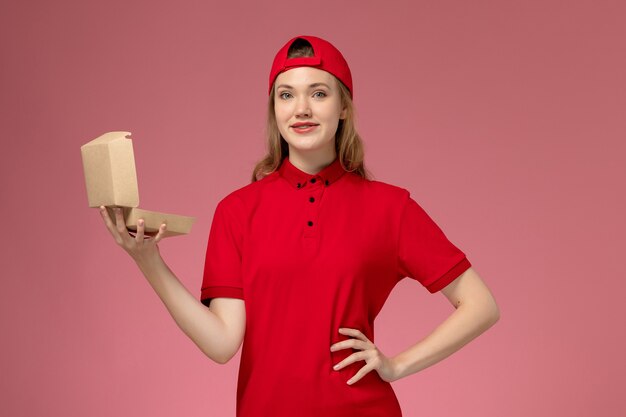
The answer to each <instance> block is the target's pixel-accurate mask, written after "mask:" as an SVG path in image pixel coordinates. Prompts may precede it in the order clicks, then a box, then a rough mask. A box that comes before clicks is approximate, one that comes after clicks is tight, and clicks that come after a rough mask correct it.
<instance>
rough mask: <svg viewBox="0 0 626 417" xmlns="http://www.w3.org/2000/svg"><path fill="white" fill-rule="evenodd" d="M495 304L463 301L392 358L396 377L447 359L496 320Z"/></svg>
mask: <svg viewBox="0 0 626 417" xmlns="http://www.w3.org/2000/svg"><path fill="white" fill-rule="evenodd" d="M498 318H499V313H498V312H497V307H495V306H492V305H489V304H475V305H472V304H462V305H460V306H459V307H458V308H457V309H456V310H455V311H454V312H453V313H452V314H451V315H450V316H449V317H448V318H447V319H446V320H445V321H443V322H442V323H441V324H440V325H439V326H437V328H435V330H434V331H433V332H432V333H430V334H429V335H428V336H427V337H425V338H424V339H422V340H421V341H419V342H417V343H416V344H415V345H413V346H411V347H410V348H409V349H407V350H405V351H404V352H401V353H399V354H398V355H396V356H395V357H393V358H392V361H393V362H394V364H395V367H396V370H397V378H396V379H400V378H404V377H405V376H408V375H411V374H413V373H416V372H419V371H421V370H422V369H425V368H428V367H429V366H431V365H434V364H435V363H437V362H439V361H441V360H443V359H445V358H447V357H448V356H450V355H451V354H452V353H454V352H456V351H457V350H459V349H460V348H461V347H463V346H465V345H466V344H467V343H469V342H470V341H472V340H473V339H475V338H476V337H478V336H479V335H480V334H481V333H483V332H485V331H486V330H487V329H488V328H490V327H491V326H493V324H495V323H496V321H498Z"/></svg>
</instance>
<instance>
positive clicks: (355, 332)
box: [339, 327, 371, 343]
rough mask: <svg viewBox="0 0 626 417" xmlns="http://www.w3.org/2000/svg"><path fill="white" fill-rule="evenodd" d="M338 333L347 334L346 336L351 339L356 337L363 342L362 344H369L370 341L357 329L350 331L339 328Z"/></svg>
mask: <svg viewBox="0 0 626 417" xmlns="http://www.w3.org/2000/svg"><path fill="white" fill-rule="evenodd" d="M339 333H341V334H347V335H348V336H352V337H356V338H358V339H360V340H363V341H364V342H370V340H369V339H368V338H367V337H366V336H365V335H364V334H363V333H362V332H361V331H360V330H357V329H350V328H348V327H341V328H339ZM370 343H371V342H370Z"/></svg>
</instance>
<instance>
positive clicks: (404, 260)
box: [398, 191, 471, 293]
mask: <svg viewBox="0 0 626 417" xmlns="http://www.w3.org/2000/svg"><path fill="white" fill-rule="evenodd" d="M406 193H407V194H406V200H405V202H404V209H403V211H402V215H401V220H400V230H399V233H398V275H399V276H400V277H401V278H404V277H409V278H412V279H415V280H417V281H419V282H420V284H422V285H423V286H424V287H426V289H427V290H428V291H429V292H430V293H435V292H437V291H439V290H441V289H443V288H444V287H446V286H447V285H448V284H449V283H450V282H452V281H454V279H456V278H457V277H458V276H459V275H461V274H462V273H463V272H465V271H466V270H467V269H468V268H469V267H470V266H471V264H470V262H469V260H468V259H467V257H466V256H465V253H463V252H462V251H461V250H460V249H459V248H458V247H456V246H455V245H454V244H453V243H452V242H450V240H448V238H447V237H446V235H445V234H444V232H443V231H442V230H441V228H440V227H439V226H438V225H437V224H436V223H435V222H434V221H433V219H432V218H431V217H430V216H429V215H428V214H427V213H426V212H425V211H424V209H423V208H422V207H421V206H420V205H419V204H418V203H417V202H416V201H415V200H414V199H413V198H412V197H411V196H410V194H409V192H408V191H406Z"/></svg>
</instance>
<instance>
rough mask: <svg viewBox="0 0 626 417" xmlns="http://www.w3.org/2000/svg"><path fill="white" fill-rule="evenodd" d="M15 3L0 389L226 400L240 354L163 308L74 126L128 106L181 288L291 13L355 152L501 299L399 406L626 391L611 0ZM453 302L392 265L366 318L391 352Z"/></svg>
mask: <svg viewBox="0 0 626 417" xmlns="http://www.w3.org/2000/svg"><path fill="white" fill-rule="evenodd" d="M8 3H9V2H3V4H2V6H1V9H0V47H1V51H0V52H1V58H0V59H1V64H0V82H1V86H0V87H1V88H0V91H1V92H0V121H1V126H2V151H3V152H2V163H1V164H0V170H1V171H0V172H1V177H0V181H1V182H0V184H1V194H0V198H1V200H2V205H1V208H0V210H2V221H3V237H2V243H1V245H2V250H1V252H0V253H1V256H2V266H3V270H2V291H1V292H0V297H1V300H0V306H1V309H2V310H1V312H2V314H0V325H1V329H0V330H1V332H2V335H3V343H2V348H1V349H2V351H1V355H0V361H1V362H0V366H1V369H2V371H1V374H2V377H1V378H0V414H1V415H6V416H13V417H19V416H35V415H37V416H38V415H49V416H65V417H70V416H92V417H100V416H112V415H117V416H132V415H137V416H148V415H149V416H153V417H157V416H173V415H180V416H190V417H191V416H207V415H217V416H233V415H234V410H235V386H236V372H237V367H238V361H239V354H237V356H236V357H235V358H234V359H233V360H232V361H231V362H230V363H228V364H226V365H224V366H220V365H218V364H215V363H213V362H211V361H210V360H209V359H208V358H206V357H205V356H203V354H202V353H201V352H200V350H199V349H198V348H197V347H196V346H195V345H194V344H193V343H192V342H191V340H189V339H188V338H187V337H186V336H185V335H184V334H183V333H182V331H180V330H179V328H178V327H177V326H176V324H175V322H174V321H173V319H172V318H171V317H170V316H169V313H168V312H167V310H166V309H165V307H164V306H163V304H162V303H161V301H160V300H159V299H158V297H157V296H156V294H155V293H154V292H153V291H152V289H151V287H150V286H149V285H148V284H147V282H146V281H145V279H144V278H143V276H142V275H141V274H140V272H139V270H138V269H137V267H136V266H135V264H134V263H133V262H132V260H131V259H130V257H128V256H127V255H126V254H125V253H124V252H123V251H122V250H121V249H120V248H118V247H117V246H116V245H115V243H114V241H113V240H112V239H111V237H110V235H109V234H108V232H107V231H106V229H105V227H104V225H103V223H102V220H101V219H100V217H99V214H98V213H97V211H96V210H95V209H89V208H88V207H87V197H86V192H85V188H84V180H83V173H82V165H81V159H80V151H79V148H80V145H82V144H83V143H85V142H87V141H89V140H91V139H93V138H95V137H96V136H99V135H100V134H102V133H104V132H107V131H112V130H127V131H131V132H132V134H133V142H134V147H135V155H136V162H137V169H138V176H139V189H140V196H141V204H140V205H141V207H143V208H146V209H152V210H157V211H169V212H176V213H180V214H185V215H191V216H196V217H197V219H198V220H197V223H196V224H195V225H194V228H193V232H192V233H191V234H190V235H189V236H185V237H177V238H171V239H167V240H165V241H163V242H162V244H161V245H160V246H161V252H162V254H163V256H164V258H165V259H166V261H167V262H168V264H169V265H170V267H171V268H172V269H173V270H174V272H175V273H176V274H177V275H178V277H179V278H180V279H181V281H183V283H184V284H185V285H186V286H187V287H188V288H189V289H190V290H191V291H192V292H194V293H195V294H199V289H200V284H201V273H202V266H203V262H204V250H205V247H206V239H207V236H208V231H209V227H210V223H211V219H212V214H213V210H214V207H215V204H216V203H217V201H219V199H221V198H222V197H223V196H224V195H226V194H227V193H228V192H230V191H231V190H234V189H235V188H238V187H241V186H243V185H245V184H247V183H248V181H249V177H250V174H251V169H252V166H253V163H254V161H255V160H256V159H257V158H259V157H260V156H261V155H262V153H263V150H264V144H263V139H262V130H263V124H264V117H265V105H266V94H267V90H266V88H267V85H266V83H267V75H268V71H269V67H270V64H271V60H272V58H273V56H274V53H275V52H276V50H277V49H278V48H279V47H280V46H282V44H283V43H284V42H286V40H287V39H289V38H290V37H292V36H295V35H297V34H312V35H317V36H321V37H325V38H327V39H329V40H331V41H332V42H333V43H334V44H335V45H337V47H339V49H340V50H341V51H342V52H343V53H344V55H345V56H346V58H347V60H348V62H349V63H350V65H351V68H352V71H353V74H354V82H355V99H356V106H357V112H358V113H357V115H358V126H359V128H360V132H361V134H362V136H363V138H364V140H365V144H366V155H367V159H366V162H367V164H368V167H369V168H370V169H371V170H372V171H373V173H374V174H375V177H376V179H378V180H381V181H385V182H389V183H392V184H396V185H399V186H402V187H406V188H408V189H410V190H411V192H412V195H413V196H414V197H415V198H416V199H417V201H419V202H420V203H421V204H422V206H423V207H424V208H425V209H426V210H427V212H428V213H430V214H431V216H432V217H433V218H434V219H435V220H436V221H437V222H438V223H439V225H440V226H441V227H442V228H443V230H444V231H445V232H446V234H447V235H448V237H449V238H450V239H451V240H452V241H453V242H455V243H456V244H458V245H459V246H460V247H461V248H462V249H463V250H464V251H465V252H466V253H467V254H468V257H469V259H470V260H471V261H472V263H473V264H474V267H475V268H476V269H477V271H478V272H479V273H480V274H481V276H482V277H483V279H484V280H485V281H486V282H487V284H488V285H489V287H490V288H491V290H492V291H493V293H494V294H495V296H496V299H497V301H498V303H499V305H500V307H501V312H502V318H501V320H500V321H499V322H498V323H497V324H496V325H495V326H494V327H493V328H491V329H490V330H489V331H488V332H486V333H485V334H483V335H482V336H481V337H480V338H478V339H476V340H474V341H473V342H472V343H470V344H469V345H467V346H465V347H464V348H463V349H462V350H460V351H459V352H457V353H455V354H454V355H452V356H451V357H449V358H448V359H446V360H444V361H443V362H440V363H439V364H436V365H434V366H433V367H431V368H428V369H426V370H424V371H423V372H421V373H418V374H413V375H410V376H408V377H407V378H404V379H402V380H399V381H397V382H394V383H393V386H394V389H395V390H396V392H397V395H398V397H399V400H400V403H401V405H402V407H403V410H404V413H405V415H406V416H407V417H408V416H430V417H435V416H446V417H447V416H451V415H463V416H466V417H471V416H508V417H516V416H590V415H595V416H618V415H623V412H624V409H625V405H626V404H625V400H624V396H623V393H622V391H623V387H624V386H625V385H626V381H625V374H626V372H625V371H626V369H625V367H626V366H625V361H624V360H623V353H624V351H625V349H626V346H625V345H626V343H625V335H624V312H623V298H624V297H623V294H624V290H625V289H626V285H625V284H624V277H623V272H622V270H623V268H622V267H621V265H622V260H623V257H624V249H626V246H625V244H624V243H625V239H624V236H625V232H626V221H625V220H624V217H625V213H626V198H625V195H624V188H625V187H624V185H625V184H624V183H625V181H624V180H625V179H626V169H625V168H624V165H625V159H626V158H625V156H626V145H625V143H624V138H625V133H626V126H625V123H624V120H625V118H624V110H625V105H626V88H625V84H626V83H625V79H624V74H625V70H626V68H625V64H626V59H625V55H624V47H625V46H626V31H625V30H624V24H623V23H624V20H625V18H626V7H625V4H624V2H621V1H617V0H616V1H594V2H591V1H577V2H563V1H553V0H548V1H545V0H544V1H527V2H512V1H502V2H494V1H474V2H466V1H440V2H422V1H417V2H416V1H407V2H385V3H384V5H381V4H380V3H379V2H364V1H342V2H337V1H321V2H316V3H298V4H296V3H294V2H287V1H284V0H276V1H273V2H271V4H260V3H257V2H249V4H242V3H239V4H238V2H230V3H226V2H219V3H218V2H214V1H211V2H201V1H192V2H187V3H184V4H181V5H179V6H173V5H166V4H161V5H159V6H156V7H155V3H154V2H147V1H144V2H137V1H127V0H125V1H106V2H85V1H68V0H63V1H57V2H45V1H39V2H33V1H25V2H12V3H13V4H8ZM451 313H452V307H451V305H450V304H449V303H448V301H447V300H446V299H445V298H444V296H443V295H442V294H435V295H430V294H429V293H428V292H427V291H426V290H425V289H423V288H422V287H421V286H419V284H418V283H416V282H415V281H411V280H409V279H405V280H403V281H402V282H401V283H400V284H399V285H398V286H397V287H396V288H395V289H394V292H393V293H392V295H391V297H390V299H389V300H388V302H387V304H386V305H385V308H384V309H383V311H382V313H381V315H380V316H379V318H378V319H377V322H376V332H377V333H376V337H377V344H378V346H379V347H380V348H381V349H382V350H383V352H384V353H386V354H387V355H394V354H397V353H398V352H400V351H401V350H404V349H406V348H408V347H409V346H410V345H411V344H413V343H415V342H417V341H418V340H420V339H421V338H423V337H425V336H426V334H428V332H430V331H432V330H433V329H434V327H435V326H436V325H437V324H438V323H440V322H441V321H442V320H444V319H445V317H447V315H449V314H451ZM294 360H299V359H298V358H294ZM620 387H621V388H620Z"/></svg>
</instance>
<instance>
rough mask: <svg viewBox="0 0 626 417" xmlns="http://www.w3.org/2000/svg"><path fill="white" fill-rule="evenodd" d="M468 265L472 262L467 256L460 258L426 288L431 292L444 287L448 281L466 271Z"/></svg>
mask: <svg viewBox="0 0 626 417" xmlns="http://www.w3.org/2000/svg"><path fill="white" fill-rule="evenodd" d="M470 266H472V264H471V263H470V261H469V260H468V259H467V258H463V259H461V260H460V261H459V262H458V263H457V264H456V265H454V266H453V267H452V268H451V269H450V270H449V271H448V272H446V273H445V274H443V275H442V276H441V277H439V278H438V279H437V280H436V281H435V282H433V283H431V284H429V285H428V286H427V287H426V289H428V291H429V292H430V293H431V294H432V293H435V292H437V291H439V290H441V289H443V288H445V287H446V286H447V285H448V284H449V283H451V282H452V281H454V280H455V279H457V278H458V277H459V275H461V274H462V273H463V272H465V271H467V270H468V269H469V267H470Z"/></svg>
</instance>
